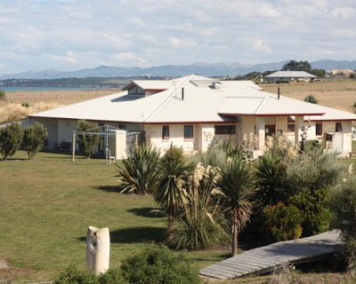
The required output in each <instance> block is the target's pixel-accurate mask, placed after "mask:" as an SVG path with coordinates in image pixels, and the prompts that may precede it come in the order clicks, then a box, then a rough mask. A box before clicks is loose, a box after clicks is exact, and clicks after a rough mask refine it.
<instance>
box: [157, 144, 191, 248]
mask: <svg viewBox="0 0 356 284" xmlns="http://www.w3.org/2000/svg"><path fill="white" fill-rule="evenodd" d="M159 168H160V174H159V183H158V186H157V189H156V190H155V192H154V199H155V200H156V202H157V203H158V204H159V205H160V206H161V207H162V208H163V210H164V211H165V212H166V214H167V216H168V222H167V241H168V242H171V241H172V237H173V235H172V231H173V223H174V220H175V218H176V216H177V213H178V210H179V208H181V207H182V206H183V204H185V203H187V200H188V196H187V192H186V190H185V188H186V186H187V182H188V177H189V175H190V174H191V172H192V171H193V169H194V165H193V164H190V163H187V162H186V159H185V157H184V155H183V149H182V148H176V147H172V148H171V149H169V150H168V151H167V153H166V154H165V155H164V156H163V158H162V159H161V162H160V166H159Z"/></svg>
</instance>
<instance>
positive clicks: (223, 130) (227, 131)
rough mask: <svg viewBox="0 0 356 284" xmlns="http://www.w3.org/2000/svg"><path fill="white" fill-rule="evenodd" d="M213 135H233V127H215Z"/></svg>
mask: <svg viewBox="0 0 356 284" xmlns="http://www.w3.org/2000/svg"><path fill="white" fill-rule="evenodd" d="M214 127H215V134H222V135H234V134H236V127H235V125H215V126H214Z"/></svg>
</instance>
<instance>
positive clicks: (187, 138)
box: [183, 124, 194, 140]
mask: <svg viewBox="0 0 356 284" xmlns="http://www.w3.org/2000/svg"><path fill="white" fill-rule="evenodd" d="M189 128H190V129H191V131H188V132H190V133H191V136H186V129H189ZM183 136H184V140H192V139H194V127H193V124H188V125H184V126H183Z"/></svg>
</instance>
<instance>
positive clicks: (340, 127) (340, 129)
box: [335, 122, 342, 132]
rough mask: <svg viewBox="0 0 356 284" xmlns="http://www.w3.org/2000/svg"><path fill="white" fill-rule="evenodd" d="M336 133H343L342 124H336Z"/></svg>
mask: <svg viewBox="0 0 356 284" xmlns="http://www.w3.org/2000/svg"><path fill="white" fill-rule="evenodd" d="M335 132H342V125H341V122H336V124H335Z"/></svg>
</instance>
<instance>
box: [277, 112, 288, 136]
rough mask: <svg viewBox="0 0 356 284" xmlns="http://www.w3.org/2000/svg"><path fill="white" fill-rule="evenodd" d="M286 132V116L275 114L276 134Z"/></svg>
mask: <svg viewBox="0 0 356 284" xmlns="http://www.w3.org/2000/svg"><path fill="white" fill-rule="evenodd" d="M279 131H280V132H281V133H287V131H288V117H287V116H277V117H276V134H278V132H279Z"/></svg>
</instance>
